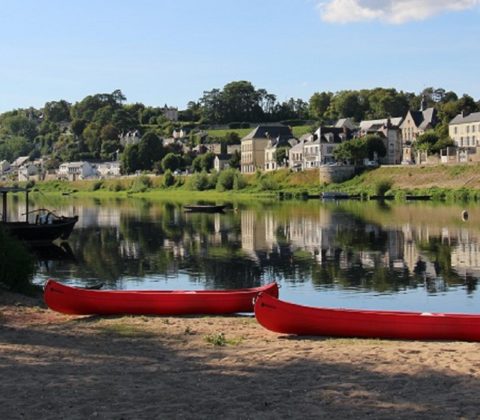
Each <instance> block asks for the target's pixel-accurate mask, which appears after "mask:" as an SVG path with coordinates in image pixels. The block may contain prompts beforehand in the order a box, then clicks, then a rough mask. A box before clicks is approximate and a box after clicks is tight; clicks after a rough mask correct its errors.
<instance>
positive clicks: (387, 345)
mask: <svg viewBox="0 0 480 420" xmlns="http://www.w3.org/2000/svg"><path fill="white" fill-rule="evenodd" d="M222 344H223V345H222ZM0 377H1V381H0V390H1V392H0V416H1V418H2V419H61V418H64V419H67V418H68V419H88V418H99V419H154V418H176V419H202V418H208V419H212V418H233V419H237V418H238V419H257V418H259V419H264V418H265V419H280V418H302V419H304V418H327V417H328V418H339V419H350V418H352V419H353V418H355V419H358V418H375V419H382V418H385V419H387V418H388V419H390V418H395V419H402V418H408V419H413V418H431V419H454V418H455V419H459V418H465V419H474V418H480V400H479V399H480V397H479V396H480V343H466V342H423V341H394V340H360V339H332V338H323V337H316V338H298V337H293V336H284V335H278V334H274V333H271V332H269V331H266V330H265V329H263V328H262V327H261V326H260V325H258V324H257V323H256V321H255V319H254V318H252V317H240V316H230V317H150V316H136V317H130V316H123V317H96V316H89V317H78V316H64V315H61V314H57V313H55V312H52V311H51V310H49V309H47V308H46V307H45V306H44V304H43V302H42V300H41V299H39V298H27V297H23V296H20V295H15V294H11V293H7V292H0Z"/></svg>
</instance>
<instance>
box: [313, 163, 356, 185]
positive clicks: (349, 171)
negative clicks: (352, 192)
mask: <svg viewBox="0 0 480 420" xmlns="http://www.w3.org/2000/svg"><path fill="white" fill-rule="evenodd" d="M354 176H355V166H353V165H332V166H321V167H320V184H331V183H333V182H334V183H337V182H343V181H346V180H348V179H350V178H353V177H354Z"/></svg>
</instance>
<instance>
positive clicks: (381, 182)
mask: <svg viewBox="0 0 480 420" xmlns="http://www.w3.org/2000/svg"><path fill="white" fill-rule="evenodd" d="M194 176H195V175H194ZM197 176H198V175H197ZM241 178H242V183H243V184H242V186H241V188H237V189H233V190H227V191H220V190H219V189H218V188H216V186H217V187H218V179H217V175H216V174H212V175H208V182H207V184H208V185H206V186H204V187H203V188H202V190H201V191H198V190H196V188H195V186H194V185H192V182H191V181H192V176H177V177H175V179H174V185H173V186H170V187H165V180H164V176H163V175H159V176H146V175H142V176H129V177H123V178H121V179H107V180H94V181H73V182H67V181H48V182H38V183H36V184H35V185H34V187H35V188H36V189H38V190H39V191H41V192H43V193H49V194H63V195H70V194H75V195H89V196H105V197H108V196H122V195H123V196H127V195H132V194H135V195H140V196H157V195H162V196H164V195H165V194H168V195H169V196H171V197H175V198H178V199H182V198H185V199H192V200H193V199H208V200H220V199H225V197H229V196H235V198H237V199H241V198H242V197H243V198H244V199H249V198H250V199H251V198H252V196H255V197H258V196H263V197H266V198H268V197H270V198H271V197H276V196H277V194H278V193H279V192H285V193H289V194H291V195H290V196H291V197H294V198H295V197H302V196H304V195H306V194H318V193H319V192H322V191H344V192H348V193H351V194H361V195H364V196H369V195H374V194H379V192H380V190H382V189H383V192H384V193H386V194H391V195H394V196H395V197H396V198H399V199H401V198H402V197H404V196H405V195H406V194H414V195H424V194H428V195H431V196H432V198H433V199H456V200H458V199H464V200H477V199H478V198H480V165H479V164H463V165H438V166H416V165H415V166H384V167H380V168H377V169H373V170H367V171H364V172H363V173H362V174H360V175H358V176H356V177H355V178H353V179H351V180H348V181H346V182H343V183H339V184H329V185H324V184H322V185H321V184H320V183H319V174H318V171H317V170H310V171H302V172H292V171H289V170H279V171H275V172H270V173H262V174H260V173H258V174H255V175H248V176H244V175H242V176H241ZM287 196H288V195H287Z"/></svg>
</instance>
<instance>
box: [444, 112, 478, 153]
mask: <svg viewBox="0 0 480 420" xmlns="http://www.w3.org/2000/svg"><path fill="white" fill-rule="evenodd" d="M448 134H449V136H450V138H451V139H452V140H453V141H454V143H455V145H456V146H457V147H467V148H472V149H473V148H475V149H476V148H477V147H479V146H480V112H472V113H471V114H467V113H466V112H462V113H460V114H458V115H457V116H455V118H453V119H452V120H451V121H450V122H449V123H448Z"/></svg>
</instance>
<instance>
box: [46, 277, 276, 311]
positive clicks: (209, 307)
mask: <svg viewBox="0 0 480 420" xmlns="http://www.w3.org/2000/svg"><path fill="white" fill-rule="evenodd" d="M260 292H263V293H265V294H272V295H273V296H277V297H278V285H277V284H276V283H270V284H267V285H265V286H261V287H258V288H251V289H236V290H211V291H210V290H206V291H203V290H202V291H122V290H89V289H82V288H77V287H70V286H66V285H64V284H61V283H58V282H56V281H53V280H48V281H47V283H46V285H45V290H44V300H45V303H46V304H47V306H48V307H49V308H50V309H53V310H54V311H57V312H61V313H64V314H69V315H116V314H124V315H125V314H129V315H193V314H230V313H236V312H253V299H254V298H255V296H256V295H257V294H258V293H260Z"/></svg>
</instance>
